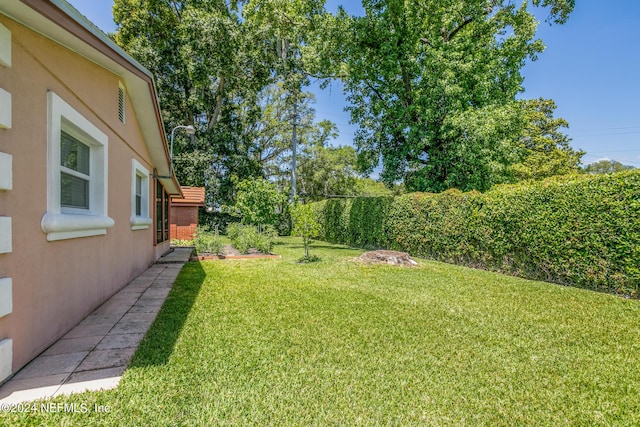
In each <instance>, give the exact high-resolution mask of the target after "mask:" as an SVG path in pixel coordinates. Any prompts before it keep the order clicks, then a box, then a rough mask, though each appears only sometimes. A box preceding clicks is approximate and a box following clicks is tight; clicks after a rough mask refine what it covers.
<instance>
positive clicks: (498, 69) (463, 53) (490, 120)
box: [309, 0, 574, 191]
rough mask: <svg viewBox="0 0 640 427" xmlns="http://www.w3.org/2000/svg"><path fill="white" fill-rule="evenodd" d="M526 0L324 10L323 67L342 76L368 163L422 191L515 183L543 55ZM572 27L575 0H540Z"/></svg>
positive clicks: (383, 1) (369, 1) (319, 43)
mask: <svg viewBox="0 0 640 427" xmlns="http://www.w3.org/2000/svg"><path fill="white" fill-rule="evenodd" d="M527 3H528V2H526V1H523V2H522V3H521V6H520V7H518V6H517V5H516V4H514V2H512V1H506V0H495V1H490V2H487V1H486V0H453V1H448V2H441V1H434V0H418V1H412V2H405V1H400V0H364V1H363V7H364V10H365V16H361V17H358V16H348V15H347V14H346V13H345V12H344V11H340V12H339V13H338V14H337V15H335V16H329V15H325V16H324V17H323V21H322V25H321V26H319V28H318V29H317V32H316V35H315V38H314V39H313V40H312V41H310V43H309V44H310V49H315V52H316V53H317V56H319V57H321V58H323V59H321V60H318V61H316V62H314V63H313V64H312V65H314V66H315V67H316V68H315V71H316V72H317V73H318V74H323V73H324V75H326V76H340V77H341V78H342V79H343V82H344V85H345V89H346V92H347V93H348V99H349V101H350V103H351V105H350V106H349V110H350V112H351V118H352V121H353V122H355V123H357V124H358V125H359V130H358V131H357V133H356V138H355V142H356V145H357V148H358V153H359V165H360V167H361V169H362V170H363V171H365V172H371V171H372V170H373V169H374V168H376V167H377V166H378V165H379V163H380V162H381V163H382V173H381V177H382V180H383V181H384V182H385V183H387V184H389V185H391V184H392V183H394V182H396V181H398V180H402V179H407V182H408V188H409V189H412V190H422V191H424V190H428V191H443V190H446V189H448V188H452V187H455V188H459V189H462V190H468V189H479V190H483V189H487V188H489V187H490V186H491V185H493V184H495V183H500V182H508V181H509V178H510V176H509V171H510V169H509V166H510V165H511V164H512V163H516V162H517V161H518V160H519V159H518V158H516V157H514V155H513V154H514V151H515V150H514V148H515V146H516V145H515V144H516V143H517V141H518V139H519V136H520V135H521V131H522V127H523V122H522V114H521V113H520V111H519V108H518V105H517V102H516V101H515V96H516V94H517V93H518V92H520V91H522V82H523V78H522V76H521V74H520V70H521V68H522V67H523V66H524V64H525V61H526V60H528V59H531V60H534V59H536V56H537V54H539V53H540V52H542V51H543V49H544V45H543V43H542V41H540V40H537V39H535V31H536V26H537V21H536V19H535V17H534V16H533V14H532V13H531V12H530V11H529V10H528V9H527ZM532 3H533V5H535V6H541V7H547V8H549V10H550V21H553V22H556V23H562V22H565V21H566V19H567V17H568V14H569V13H570V12H571V10H572V9H573V6H574V1H573V0H543V1H540V0H535V1H533V2H532Z"/></svg>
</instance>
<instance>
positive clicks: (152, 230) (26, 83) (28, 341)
mask: <svg viewBox="0 0 640 427" xmlns="http://www.w3.org/2000/svg"><path fill="white" fill-rule="evenodd" d="M3 1H4V0H3ZM13 3H16V2H15V1H14V2H13ZM42 3H48V2H42ZM2 7H3V6H0V12H2ZM47 7H49V6H47ZM25 10H26V9H25ZM30 13H31V11H27V12H25V16H27V17H29V16H30V15H29V14H30ZM34 16H37V17H38V19H41V16H40V15H35V12H34ZM3 34H4V35H3ZM7 45H8V46H9V47H8V48H7ZM3 46H4V47H3ZM3 57H4V58H10V63H9V64H8V63H7V61H6V60H5V61H4V62H3V60H2V58H3ZM129 79H130V77H129ZM126 89H127V82H126V81H124V79H123V78H122V76H121V75H118V73H115V72H114V71H113V70H109V69H106V68H105V67H104V66H102V65H99V64H97V63H96V62H94V61H92V60H89V59H87V58H86V57H84V56H82V55H80V54H78V53H76V52H74V51H73V50H71V49H69V48H68V47H66V46H64V45H62V44H61V43H59V42H58V41H57V40H52V39H51V37H47V36H45V35H43V34H41V33H40V32H36V31H34V30H32V29H31V28H29V27H28V26H27V25H25V24H23V23H21V22H18V21H16V20H13V19H11V17H9V16H5V15H2V14H0V95H1V94H3V93H5V94H10V97H5V98H4V99H5V100H7V99H8V100H9V101H8V102H9V103H10V104H9V113H10V123H6V122H7V120H4V122H5V123H4V124H3V123H2V122H1V121H0V383H1V382H2V381H3V380H4V379H6V378H7V377H8V376H9V375H11V374H13V373H15V372H16V371H17V370H18V369H19V368H21V367H22V366H24V365H26V364H27V363H28V362H29V361H30V360H31V359H33V358H34V357H36V356H37V355H38V354H39V353H41V352H42V351H43V350H45V349H46V348H47V347H48V346H49V345H51V344H52V343H53V342H55V341H56V340H57V339H59V338H60V337H62V336H63V335H64V334H65V333H66V332H67V331H68V330H70V329H71V328H72V327H73V326H75V325H76V324H77V323H78V322H79V321H81V320H82V319H83V318H84V317H85V316H86V315H87V314H89V313H90V312H91V311H92V310H94V309H95V308H96V307H98V306H99V305H100V304H101V303H102V302H104V301H105V300H106V299H108V298H109V297H110V296H111V295H113V294H114V293H116V292H117V291H118V290H119V289H121V288H122V287H123V286H124V285H126V284H127V283H128V282H129V281H130V280H131V279H132V278H134V277H135V276H136V275H138V274H140V273H141V272H142V271H144V270H145V269H146V268H147V267H148V266H149V265H150V264H152V263H153V262H154V260H155V259H156V258H157V257H158V256H160V255H161V254H162V253H164V252H166V251H167V250H168V249H169V242H168V240H166V241H164V242H161V243H159V244H156V223H155V221H156V220H155V218H156V216H155V206H156V197H155V195H156V185H161V183H160V181H158V180H156V179H154V178H153V176H152V173H153V171H154V170H155V169H156V168H158V162H157V158H158V157H157V155H156V161H155V162H154V159H153V156H152V155H151V153H150V150H149V146H150V142H149V141H148V138H147V139H145V137H144V135H143V131H142V129H141V125H140V120H139V115H138V113H137V111H136V110H135V109H134V108H133V103H132V99H131V97H130V96H129V92H128V91H127V90H126ZM123 94H124V98H123V100H124V106H125V116H124V123H123V122H122V121H121V119H122V111H121V110H119V108H120V107H121V105H122V104H121V98H120V97H121V96H122V95H123ZM56 102H57V103H58V104H62V105H64V106H65V108H67V109H70V110H72V111H74V112H75V113H74V114H76V113H77V114H79V115H80V116H81V117H82V118H84V119H86V121H87V122H89V123H90V124H91V125H93V126H94V127H95V128H96V129H97V130H98V131H99V133H100V134H101V135H104V136H105V137H106V140H105V141H108V144H106V145H105V146H104V147H105V150H104V151H105V158H106V161H105V162H104V164H105V167H106V173H105V175H106V184H107V185H106V187H105V189H106V203H107V208H106V217H107V218H108V219H110V220H111V222H110V223H109V224H107V225H105V230H104V233H102V234H96V235H88V236H84V237H80V236H78V237H74V236H73V235H74V233H76V234H78V232H77V231H74V232H71V233H67V232H66V231H64V230H62V231H61V232H59V233H54V232H51V230H49V231H50V232H46V231H47V229H48V227H49V225H48V224H49V223H50V222H51V221H49V219H50V218H51V216H50V215H49V213H50V211H51V207H50V205H51V200H50V198H51V191H52V189H51V170H50V169H51V164H50V163H48V156H51V148H50V147H49V152H48V138H49V139H50V138H51V126H52V121H53V122H55V121H56V119H55V118H52V113H51V111H52V103H54V104H55V103H56ZM5 106H6V103H5ZM4 108H5V107H3V109H4ZM144 114H147V115H148V113H147V112H146V111H145V112H144ZM5 115H6V114H5ZM0 117H1V115H0ZM145 120H147V121H148V118H147V117H145ZM153 120H156V118H155V117H153ZM160 125H161V123H159V124H158V126H160ZM159 133H160V134H161V135H163V136H164V132H163V131H162V130H160V131H159ZM153 143H154V144H157V145H159V144H163V143H164V141H162V140H160V141H153ZM92 150H93V149H92ZM92 156H93V151H92ZM3 161H4V163H2V162H3ZM92 161H93V160H92ZM165 161H168V160H167V158H166V156H165ZM92 165H93V163H92ZM163 166H166V165H163ZM136 168H137V169H136ZM94 169H95V168H94ZM136 171H138V172H137V173H138V174H140V175H143V172H145V173H146V178H144V179H143V178H140V179H141V180H142V182H143V187H144V189H145V196H146V197H145V198H144V209H145V210H144V213H145V215H142V216H141V217H139V218H142V217H146V219H144V218H143V220H142V221H138V222H136V221H134V220H133V219H132V210H134V211H135V208H134V207H132V203H133V204H135V194H133V195H132V191H134V193H135V190H132V188H135V182H134V181H135V180H136V178H135V173H136ZM54 175H55V172H54ZM3 177H4V178H3ZM7 177H8V178H7ZM3 179H5V181H6V180H7V179H8V180H9V181H10V182H9V184H8V185H7V184H4V185H1V184H2V180H3ZM91 179H92V180H93V179H100V178H99V177H98V178H94V176H93V175H92V178H91ZM92 185H93V184H92ZM101 188H102V187H101ZM91 191H93V187H91ZM178 191H179V190H178ZM174 193H175V191H174ZM48 198H49V199H48ZM48 204H49V205H48ZM47 215H49V216H47ZM133 216H135V212H134V214H133ZM139 218H138V219H139ZM7 220H8V222H9V223H10V224H9V226H8V227H5V228H2V223H3V221H4V222H5V223H6V222H7ZM48 221H49V222H48ZM54 222H55V221H54ZM51 227H53V226H51ZM57 227H60V226H59V225H58V226H57ZM63 228H64V227H63ZM3 230H4V233H5V234H4V235H3V234H2V233H3ZM57 231H60V230H57ZM7 233H8V235H7ZM79 234H82V232H80V233H79ZM89 234H91V233H89ZM69 236H72V237H69ZM3 245H4V246H5V248H4V249H2V247H3ZM7 245H8V246H9V247H8V248H7V247H6V246H7ZM9 301H10V302H9ZM3 307H4V308H3Z"/></svg>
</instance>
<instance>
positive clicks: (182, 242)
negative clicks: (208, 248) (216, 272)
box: [171, 239, 193, 247]
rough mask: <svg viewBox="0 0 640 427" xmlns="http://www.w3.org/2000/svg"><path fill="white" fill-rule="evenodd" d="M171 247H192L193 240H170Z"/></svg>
mask: <svg viewBox="0 0 640 427" xmlns="http://www.w3.org/2000/svg"><path fill="white" fill-rule="evenodd" d="M171 246H178V247H185V246H193V240H180V239H171Z"/></svg>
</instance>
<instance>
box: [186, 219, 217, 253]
mask: <svg viewBox="0 0 640 427" xmlns="http://www.w3.org/2000/svg"><path fill="white" fill-rule="evenodd" d="M193 244H194V245H195V247H196V252H198V253H199V254H204V253H207V254H215V255H219V254H221V253H222V246H223V245H222V242H221V241H220V239H219V238H218V235H217V233H213V232H211V231H209V227H206V226H200V227H198V229H197V231H196V237H195V239H194V240H193Z"/></svg>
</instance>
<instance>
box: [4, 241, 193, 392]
mask: <svg viewBox="0 0 640 427" xmlns="http://www.w3.org/2000/svg"><path fill="white" fill-rule="evenodd" d="M191 251H192V248H176V249H175V250H174V251H173V252H171V253H169V254H167V255H166V256H164V257H162V258H160V259H159V260H158V262H157V263H156V264H154V265H153V266H151V267H150V268H149V269H147V270H146V271H144V272H143V273H142V274H140V275H139V276H138V277H136V278H135V279H134V280H133V281H131V283H129V284H128V285H127V286H125V287H124V288H123V289H121V290H120V291H119V292H118V293H116V294H115V295H114V296H112V297H111V298H110V299H109V300H108V301H107V302H105V303H104V304H102V305H101V306H100V307H98V308H97V309H96V310H95V311H94V312H93V313H91V314H90V315H89V316H87V317H86V318H85V319H84V320H83V321H82V322H80V323H79V324H78V325H77V326H76V327H75V328H73V329H71V331H69V332H68V333H67V334H66V335H65V336H63V337H62V338H61V339H60V340H58V341H57V342H56V343H54V344H53V345H52V346H51V347H49V348H48V349H47V350H46V351H45V352H43V353H42V354H41V355H40V356H38V357H37V358H36V359H34V360H33V361H32V362H31V363H29V364H28V365H27V366H25V367H24V368H22V369H21V370H20V371H18V373H16V374H15V375H14V376H13V378H11V380H9V381H8V382H7V383H5V384H4V385H3V386H2V387H0V404H3V403H20V402H26V401H31V400H35V399H42V398H50V397H54V396H59V395H65V394H71V393H80V392H83V391H93V390H100V389H103V390H106V389H110V388H114V387H116V386H117V385H118V383H119V382H120V378H121V377H122V374H123V373H124V371H125V369H126V368H127V365H128V364H129V361H130V360H131V358H132V357H133V354H134V353H135V351H136V349H137V348H138V344H139V343H140V341H141V340H142V338H143V337H144V335H145V333H146V332H147V330H148V329H149V327H150V326H151V324H152V323H153V321H154V320H155V318H156V315H157V314H158V312H159V311H160V307H161V306H162V304H163V303H164V300H165V298H166V297H167V295H168V294H169V291H170V290H171V287H172V286H173V282H174V281H175V279H176V277H177V276H178V273H179V272H180V270H181V269H182V266H183V265H184V264H185V263H186V262H187V261H188V260H189V257H190V255H191Z"/></svg>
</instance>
